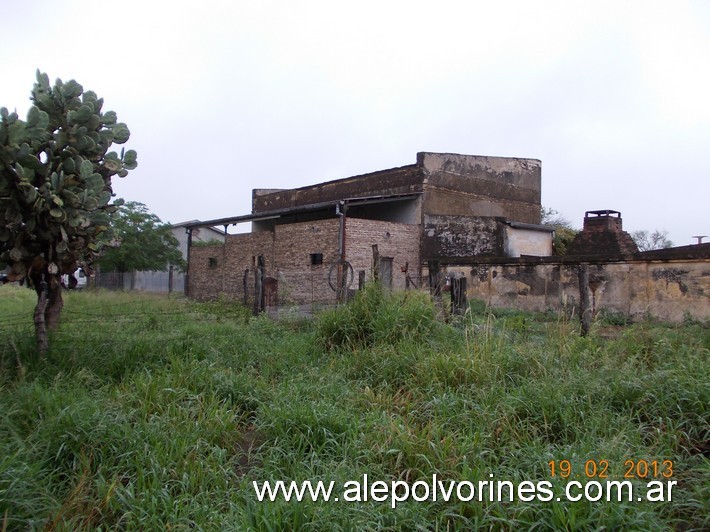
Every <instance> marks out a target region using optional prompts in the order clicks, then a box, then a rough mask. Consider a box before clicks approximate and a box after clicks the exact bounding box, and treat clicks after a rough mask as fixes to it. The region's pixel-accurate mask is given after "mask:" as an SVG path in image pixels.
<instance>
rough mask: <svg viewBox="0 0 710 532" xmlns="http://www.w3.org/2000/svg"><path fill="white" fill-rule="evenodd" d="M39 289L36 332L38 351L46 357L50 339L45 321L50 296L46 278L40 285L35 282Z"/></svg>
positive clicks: (35, 317) (36, 287) (36, 308)
mask: <svg viewBox="0 0 710 532" xmlns="http://www.w3.org/2000/svg"><path fill="white" fill-rule="evenodd" d="M35 290H36V291H37V306H36V307H35V316H34V319H35V334H36V335H37V351H38V352H39V354H40V356H41V357H42V358H44V356H45V355H46V354H47V350H48V349H49V339H48V338H47V322H46V321H45V312H46V310H47V303H48V302H49V296H48V295H47V292H48V289H47V283H46V281H44V279H43V280H42V281H41V283H40V284H39V285H37V284H35Z"/></svg>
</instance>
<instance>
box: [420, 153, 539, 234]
mask: <svg viewBox="0 0 710 532" xmlns="http://www.w3.org/2000/svg"><path fill="white" fill-rule="evenodd" d="M417 163H418V165H420V166H421V167H422V169H423V172H424V174H425V176H426V181H425V185H424V197H423V203H424V206H423V209H424V212H425V213H428V214H442V215H454V216H492V217H502V218H506V219H508V220H513V221H517V222H523V223H531V224H539V223H540V202H541V186H542V179H541V174H542V163H541V162H540V161H539V160H538V159H522V158H513V157H486V156H475V155H458V154H450V153H419V154H417Z"/></svg>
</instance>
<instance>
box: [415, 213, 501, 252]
mask: <svg viewBox="0 0 710 532" xmlns="http://www.w3.org/2000/svg"><path fill="white" fill-rule="evenodd" d="M505 237H506V231H505V224H504V220H503V219H502V218H489V217H481V216H447V215H424V227H423V229H422V258H423V260H429V259H437V258H440V257H473V256H488V257H503V256H505Z"/></svg>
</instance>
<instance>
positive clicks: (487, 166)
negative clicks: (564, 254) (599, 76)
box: [186, 152, 553, 306]
mask: <svg viewBox="0 0 710 532" xmlns="http://www.w3.org/2000/svg"><path fill="white" fill-rule="evenodd" d="M540 167H541V163H540V161H539V160H537V159H520V158H509V157H485V156H473V155H458V154H446V153H428V152H425V153H419V154H417V161H416V163H415V164H412V165H408V166H402V167H398V168H391V169H388V170H382V171H378V172H373V173H370V174H365V175H361V176H354V177H349V178H346V179H339V180H335V181H329V182H326V183H320V184H316V185H311V186H307V187H302V188H297V189H290V190H274V189H256V190H254V191H253V192H252V212H251V214H248V215H243V216H234V217H229V218H222V219H217V220H209V221H205V222H195V223H188V224H186V226H187V228H188V230H191V231H193V243H194V237H195V233H194V231H196V230H202V228H203V227H204V226H225V228H226V227H228V226H229V225H232V224H237V223H243V222H251V224H252V232H251V233H247V234H237V235H226V238H225V243H224V245H216V246H208V247H192V248H190V252H189V268H188V272H189V275H188V276H189V281H188V286H187V293H188V294H189V295H190V296H191V297H193V298H196V299H213V298H216V297H218V296H219V295H220V294H221V295H223V296H226V297H230V298H234V299H238V300H242V301H244V302H245V303H247V304H252V303H254V302H255V301H256V300H258V299H260V298H262V297H263V299H264V304H265V305H267V306H269V305H270V304H278V303H279V302H288V303H292V304H299V305H304V304H318V303H330V302H334V301H336V300H338V299H340V298H342V297H344V294H345V291H346V290H352V289H354V288H357V286H358V284H359V283H360V282H362V281H363V280H364V281H366V280H368V279H370V278H371V277H373V276H375V275H377V276H378V277H379V279H380V280H381V281H382V282H383V283H384V284H386V285H389V286H392V287H395V288H405V287H406V286H407V285H416V286H421V285H422V284H426V283H427V282H428V280H426V279H424V280H423V277H425V276H426V275H428V264H429V263H430V262H436V261H440V260H442V259H449V258H466V257H478V256H495V257H502V256H508V257H517V256H521V255H536V256H546V255H550V254H551V252H552V232H553V230H552V228H550V227H547V226H543V225H541V224H540V211H541V209H540V189H541V182H540V179H541V168H540ZM373 246H376V251H375V250H374V248H373ZM374 260H376V263H377V267H376V269H373V268H375V267H374V263H373V261H374ZM257 272H259V275H260V276H261V277H263V285H264V287H265V288H263V289H264V292H265V293H263V294H262V293H257V292H258V291H259V290H260V288H259V284H260V281H257V280H256V279H255V275H257ZM258 303H259V302H258V301H257V304H258Z"/></svg>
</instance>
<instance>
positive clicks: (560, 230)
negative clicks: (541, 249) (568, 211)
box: [540, 207, 579, 255]
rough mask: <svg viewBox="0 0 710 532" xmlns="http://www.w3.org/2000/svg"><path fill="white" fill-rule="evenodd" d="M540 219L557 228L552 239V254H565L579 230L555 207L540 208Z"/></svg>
mask: <svg viewBox="0 0 710 532" xmlns="http://www.w3.org/2000/svg"><path fill="white" fill-rule="evenodd" d="M540 219H541V221H542V223H543V224H545V225H550V226H552V227H554V228H555V238H554V239H553V241H552V254H553V255H565V254H566V253H567V248H568V246H569V245H570V243H572V240H574V237H575V236H577V233H578V232H579V230H577V229H575V228H574V227H572V223H571V222H570V221H569V220H567V218H565V217H563V216H562V215H561V214H560V213H559V212H557V211H556V210H555V209H550V208H547V207H541V208H540Z"/></svg>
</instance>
